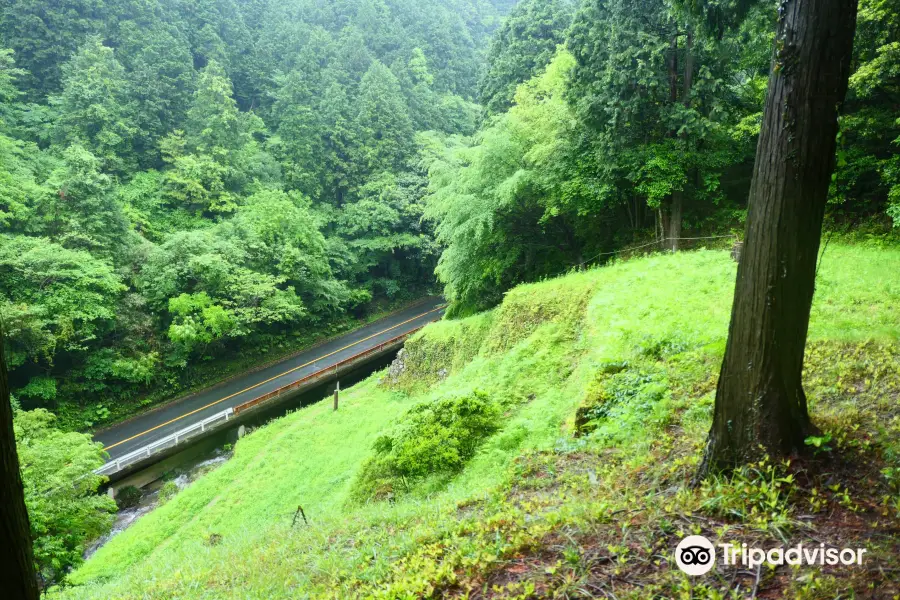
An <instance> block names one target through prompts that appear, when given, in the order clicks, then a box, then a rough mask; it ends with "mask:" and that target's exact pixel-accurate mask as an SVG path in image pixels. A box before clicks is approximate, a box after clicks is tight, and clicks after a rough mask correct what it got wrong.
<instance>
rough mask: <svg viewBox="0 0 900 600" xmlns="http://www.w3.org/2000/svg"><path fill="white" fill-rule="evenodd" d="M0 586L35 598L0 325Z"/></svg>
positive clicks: (15, 595) (13, 595)
mask: <svg viewBox="0 0 900 600" xmlns="http://www.w3.org/2000/svg"><path fill="white" fill-rule="evenodd" d="M0 582H2V583H0V589H2V590H3V597H4V598H8V599H9V600H34V599H36V598H38V596H39V593H38V585H37V578H36V577H35V573H34V559H33V555H32V549H31V526H30V525H29V523H28V511H27V510H26V508H25V492H24V489H23V488H22V476H21V475H20V474H19V456H18V453H17V452H16V437H15V434H14V433H13V420H12V406H10V404H9V380H8V378H7V373H6V357H5V356H4V353H3V331H2V329H0Z"/></svg>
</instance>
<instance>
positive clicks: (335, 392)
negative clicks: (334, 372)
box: [334, 381, 341, 410]
mask: <svg viewBox="0 0 900 600" xmlns="http://www.w3.org/2000/svg"><path fill="white" fill-rule="evenodd" d="M340 393H341V382H340V381H338V382H337V387H335V388H334V410H337V409H338V396H339V395H340Z"/></svg>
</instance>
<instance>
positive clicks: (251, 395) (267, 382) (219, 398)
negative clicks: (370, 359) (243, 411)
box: [94, 298, 444, 459]
mask: <svg viewBox="0 0 900 600" xmlns="http://www.w3.org/2000/svg"><path fill="white" fill-rule="evenodd" d="M442 304H443V299H441V298H429V299H428V300H427V301H426V302H425V303H423V304H418V305H416V306H414V307H411V308H408V309H406V310H403V311H400V312H398V313H395V314H393V315H390V316H388V317H386V318H384V319H382V320H380V321H376V322H374V323H371V324H369V325H366V326H364V327H362V328H360V329H357V330H355V331H352V332H350V333H348V334H346V335H343V336H341V337H339V338H336V339H333V340H330V341H328V342H326V343H324V344H322V345H320V346H317V347H315V348H312V349H310V350H307V351H305V352H301V353H300V354H297V355H296V356H293V357H291V358H288V359H285V360H284V361H282V362H280V363H277V364H275V365H272V366H270V367H266V368H265V369H262V370H260V371H256V372H253V373H248V374H246V375H243V376H240V377H237V378H235V379H233V380H231V381H229V382H227V383H224V384H220V385H217V386H215V387H212V388H209V389H206V390H203V391H201V392H199V393H197V394H194V395H192V396H189V397H187V398H185V399H183V400H181V401H178V402H173V403H171V404H167V405H165V406H162V407H160V408H158V409H156V410H153V411H151V412H149V413H146V414H143V415H140V416H138V417H135V418H133V419H131V420H129V421H125V422H124V423H120V424H118V425H114V426H113V427H110V428H109V429H104V430H103V431H99V432H97V433H96V434H95V435H94V440H96V441H98V442H100V443H102V444H103V445H104V447H105V448H106V451H107V452H108V453H109V455H110V457H111V458H112V459H115V458H118V457H120V456H123V455H125V454H127V453H129V452H131V451H133V450H137V449H138V448H141V447H143V446H146V445H147V444H150V443H152V442H154V441H156V440H158V439H161V438H163V437H165V436H167V435H169V434H172V433H175V432H176V431H180V430H182V429H184V428H185V427H189V426H190V425H192V424H193V423H196V422H198V421H200V420H202V419H205V418H207V417H211V416H212V415H214V414H216V413H219V412H222V411H223V410H225V409H226V408H228V407H235V406H238V405H240V404H243V403H244V402H248V401H250V400H253V399H255V398H258V397H260V396H262V395H264V394H266V393H268V392H271V391H273V390H276V389H278V388H280V387H282V386H285V385H288V384H290V383H293V382H294V381H297V380H298V379H301V378H303V377H305V376H307V375H311V374H313V373H315V372H317V371H321V370H322V369H326V368H328V367H330V366H332V365H334V364H335V363H338V362H340V361H342V360H344V359H346V358H350V357H351V356H354V355H356V354H359V353H360V352H363V351H365V350H368V349H369V348H373V347H375V346H377V345H378V344H381V343H382V342H386V341H388V340H390V339H392V338H395V337H397V336H399V335H403V334H404V333H406V332H408V331H411V330H413V329H416V328H417V327H421V326H422V325H425V324H426V323H429V322H431V321H435V320H437V319H439V318H440V317H441V315H442V314H443V312H444V311H443V309H441V308H439V307H440V306H441V305H442Z"/></svg>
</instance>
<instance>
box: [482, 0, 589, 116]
mask: <svg viewBox="0 0 900 600" xmlns="http://www.w3.org/2000/svg"><path fill="white" fill-rule="evenodd" d="M571 21H572V5H571V2H570V0H524V1H523V2H519V3H518V4H517V5H516V6H515V8H513V9H512V12H511V13H510V14H509V16H507V17H506V19H505V20H504V21H503V25H502V26H501V27H500V29H499V30H498V31H497V33H496V34H494V40H493V42H491V48H490V51H489V52H488V60H487V63H488V64H487V70H486V72H485V75H484V78H483V79H482V80H481V85H480V86H479V96H480V97H481V103H482V104H484V106H485V107H486V108H487V110H488V112H489V113H493V114H497V113H500V112H503V111H505V110H506V109H508V108H509V107H510V106H511V105H512V101H513V96H514V95H515V93H516V86H517V85H519V84H520V83H522V82H524V81H527V80H528V79H531V78H532V77H533V76H534V75H535V74H537V72H538V71H540V70H541V69H543V68H544V67H546V66H547V64H548V63H549V62H550V60H551V59H552V58H553V56H554V55H555V54H556V47H557V46H558V45H559V44H561V43H562V42H563V41H564V39H565V32H566V28H567V27H568V26H569V23H570V22H571Z"/></svg>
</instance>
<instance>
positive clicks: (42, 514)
mask: <svg viewBox="0 0 900 600" xmlns="http://www.w3.org/2000/svg"><path fill="white" fill-rule="evenodd" d="M54 419H55V418H54V416H53V415H52V414H51V413H49V412H48V411H46V410H43V409H37V410H33V411H16V414H15V434H16V444H17V446H18V451H19V463H20V465H21V469H22V481H23V483H24V486H25V504H26V505H27V506H28V515H29V518H30V521H31V533H32V537H33V538H34V560H35V564H36V566H37V571H38V574H39V576H40V577H41V580H42V581H43V582H44V583H45V584H49V583H53V582H55V581H57V580H58V579H60V578H61V577H62V576H63V575H65V573H66V572H67V571H68V570H69V569H70V568H71V567H74V566H77V565H79V564H81V562H82V558H81V557H82V554H83V553H84V551H85V549H86V546H87V544H88V543H89V542H90V541H91V540H93V539H94V538H96V537H97V536H99V535H100V534H102V533H104V532H105V531H106V530H107V529H108V528H109V525H110V524H111V523H112V519H113V516H112V513H114V512H115V511H116V503H115V502H114V501H113V499H112V498H110V497H108V496H106V495H105V494H104V495H97V494H96V491H97V488H98V487H99V486H100V484H101V483H102V482H103V479H104V478H103V477H101V476H100V475H96V474H94V472H93V470H94V469H96V468H97V467H99V466H100V465H102V464H103V462H104V460H103V456H104V454H103V449H102V448H101V447H100V445H99V444H95V443H93V442H92V441H91V439H90V436H87V435H84V434H81V433H63V432H62V431H59V430H58V429H56V428H55V427H54Z"/></svg>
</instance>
